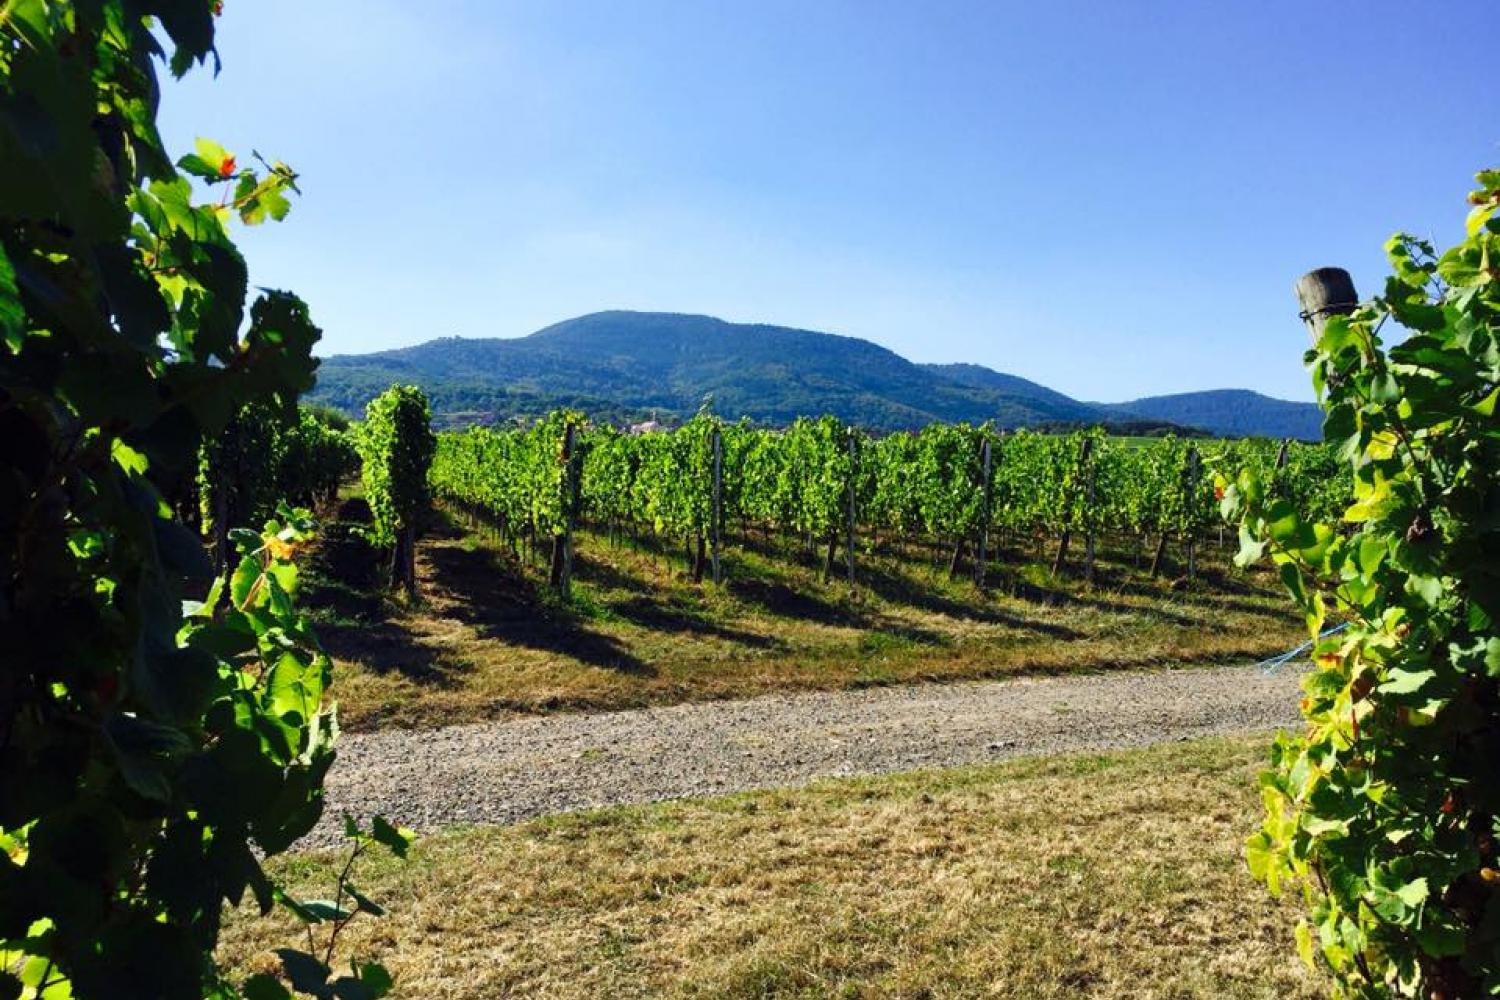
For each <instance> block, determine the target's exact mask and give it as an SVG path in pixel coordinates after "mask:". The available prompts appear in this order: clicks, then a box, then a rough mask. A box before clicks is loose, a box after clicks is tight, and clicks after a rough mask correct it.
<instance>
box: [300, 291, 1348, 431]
mask: <svg viewBox="0 0 1500 1000" xmlns="http://www.w3.org/2000/svg"><path fill="white" fill-rule="evenodd" d="M393 382H410V383H414V384H416V385H419V386H421V387H422V389H423V390H424V391H425V392H426V393H427V395H428V398H429V399H430V400H431V401H432V406H433V412H434V417H435V419H436V420H437V422H438V423H439V424H440V425H442V426H455V425H462V424H466V423H496V422H501V421H505V420H508V419H510V418H513V417H530V416H535V415H539V414H541V413H544V412H546V411H547V410H549V409H553V408H555V407H559V406H568V407H573V408H576V409H580V410H584V411H586V412H588V413H589V414H590V415H592V416H594V417H595V418H597V419H603V420H610V421H614V422H625V421H629V420H636V419H643V418H644V417H646V416H648V415H651V414H655V415H657V416H659V417H662V418H664V419H671V418H676V417H682V416H686V415H691V414H692V413H694V412H695V411H697V410H698V408H699V407H700V406H701V405H702V404H703V401H704V400H705V398H706V397H709V396H712V401H713V408H714V411H715V412H716V413H719V414H721V415H723V416H725V417H729V418H738V417H741V416H747V417H750V418H752V419H753V420H756V421H758V422H763V423H767V424H784V423H788V422H790V421H791V420H793V419H795V418H796V417H798V416H808V415H816V414H821V413H832V414H834V415H836V416H838V417H840V418H842V419H844V420H847V421H850V422H851V423H855V424H859V425H861V426H864V427H867V428H870V429H873V430H902V429H910V428H916V427H920V426H922V425H923V424H927V423H931V422H933V421H939V420H941V421H960V420H966V421H969V422H972V423H980V422H983V421H986V420H993V421H994V422H995V423H996V424H997V425H999V426H1002V427H1035V426H1063V425H1079V424H1093V423H1108V424H1112V425H1116V426H1120V427H1122V428H1125V429H1128V430H1132V431H1136V432H1146V431H1151V430H1157V429H1162V428H1165V427H1174V426H1175V427H1177V428H1181V429H1189V428H1191V429H1196V430H1199V431H1204V432H1207V433H1210V434H1215V435H1222V436H1233V437H1239V436H1256V435H1259V436H1267V437H1291V438H1300V439H1307V440H1316V439H1318V438H1319V437H1320V436H1321V431H1320V428H1321V424H1322V412H1321V411H1320V410H1319V409H1318V407H1316V406H1314V405H1312V404H1311V403H1297V402H1291V401H1288V400H1281V399H1272V398H1270V397H1267V396H1262V395H1260V394H1259V393H1255V392H1251V391H1249V390H1245V389H1222V390H1214V391H1209V392H1190V393H1182V394H1179V395H1173V396H1154V397H1150V398H1146V399H1137V400H1132V401H1130V402H1125V403H1092V402H1083V401H1080V400H1076V399H1073V398H1072V397H1070V396H1067V395H1064V394H1063V393H1060V392H1057V391H1055V390H1053V389H1049V388H1047V387H1046V386H1043V385H1039V384H1037V383H1035V382H1031V381H1028V380H1027V379H1024V378H1020V377H1019V376H1016V375H1008V374H1005V373H1003V372H997V371H994V370H992V369H989V368H985V367H983V366H981V365H972V364H947V365H932V364H916V363H914V362H911V361H908V360H907V359H905V358H903V357H901V356H900V355H899V354H896V353H895V352H894V351H891V350H888V349H886V348H884V347H881V346H879V345H878V344H873V343H871V342H870V341H868V340H860V339H858V338H856V337H843V336H837V335H834V334H828V333H818V332H815V331H812V330H797V329H791V328H789V327H782V326H767V325H763V324H748V323H729V322H725V321H724V320H720V319H715V318H713V317H710V316H695V315H686V314H680V313H654V312H624V311H611V312H599V313H591V314H589V315H587V316H579V317H577V318H576V319H570V320H565V321H563V322H561V323H557V324H554V325H552V326H549V327H547V328H545V329H543V330H538V331H537V332H536V333H533V334H531V335H529V336H526V337H515V338H474V339H470V338H463V337H444V338H440V339H438V340H431V341H428V342H426V343H423V344H418V345H416V346H413V347H403V348H397V349H394V350H386V351H377V352H374V353H370V354H342V355H333V356H331V357H328V358H325V359H323V362H322V364H321V366H320V367H319V369H318V384H317V387H316V388H315V390H314V392H313V393H312V397H311V398H312V399H314V400H315V401H318V402H322V403H327V404H329V405H332V406H336V407H338V408H340V409H342V410H345V411H347V412H349V413H351V414H358V413H360V412H361V411H362V410H363V409H364V405H365V403H366V402H368V401H369V400H370V399H371V398H373V397H374V396H375V395H376V394H378V393H379V392H380V391H382V390H383V389H385V388H386V387H387V386H388V385H390V384H391V383H393Z"/></svg>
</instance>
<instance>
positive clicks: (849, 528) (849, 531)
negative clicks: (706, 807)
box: [844, 427, 859, 587]
mask: <svg viewBox="0 0 1500 1000" xmlns="http://www.w3.org/2000/svg"><path fill="white" fill-rule="evenodd" d="M858 463H859V449H858V445H857V442H856V440H855V436H854V428H853V427H851V428H849V520H848V523H847V524H846V525H845V526H844V561H845V562H846V563H847V564H848V570H849V586H850V587H853V586H854V519H855V516H856V515H857V513H858V511H856V510H855V507H854V496H855V480H856V479H857V478H858V476H857V472H858V470H859V464H858Z"/></svg>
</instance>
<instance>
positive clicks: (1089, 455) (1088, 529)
mask: <svg viewBox="0 0 1500 1000" xmlns="http://www.w3.org/2000/svg"><path fill="white" fill-rule="evenodd" d="M1083 445H1084V455H1085V460H1086V461H1087V462H1088V468H1087V469H1086V470H1085V471H1084V476H1085V477H1086V478H1085V480H1084V481H1085V482H1086V483H1087V484H1088V485H1087V492H1086V494H1085V497H1084V506H1083V509H1084V511H1085V514H1084V516H1085V517H1086V518H1087V520H1086V521H1085V522H1084V536H1083V553H1084V571H1083V574H1084V579H1085V580H1086V581H1088V585H1089V586H1090V587H1092V586H1093V585H1094V520H1095V518H1094V495H1095V493H1094V486H1095V483H1096V482H1097V478H1096V476H1095V470H1096V469H1097V468H1098V467H1099V464H1098V463H1097V462H1095V461H1094V439H1093V438H1089V439H1088V440H1086V441H1084V443H1083Z"/></svg>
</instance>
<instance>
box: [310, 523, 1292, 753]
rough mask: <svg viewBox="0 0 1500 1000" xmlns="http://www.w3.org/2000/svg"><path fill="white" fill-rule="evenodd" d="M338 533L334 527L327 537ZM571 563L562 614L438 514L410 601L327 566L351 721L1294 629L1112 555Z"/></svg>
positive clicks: (877, 677) (1258, 642)
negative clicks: (994, 563)
mask: <svg viewBox="0 0 1500 1000" xmlns="http://www.w3.org/2000/svg"><path fill="white" fill-rule="evenodd" d="M347 528H348V526H347V525H340V524H334V525H333V526H332V528H331V532H332V536H333V537H334V538H335V539H337V538H340V537H344V535H346V534H347ZM341 532H342V534H341ZM345 544H347V542H346V543H345ZM331 547H336V546H331ZM578 551H579V556H578V560H577V572H576V579H575V584H574V591H573V601H572V602H571V604H570V605H568V606H563V605H562V604H560V603H559V602H558V601H557V600H555V599H554V598H553V597H552V596H551V594H550V592H548V591H547V590H546V588H545V587H544V586H541V585H540V581H541V580H542V576H541V573H540V571H539V570H537V569H536V568H535V567H533V566H530V565H523V564H522V563H520V562H518V561H517V560H516V559H515V558H514V557H513V556H512V555H511V554H510V553H509V552H507V551H505V550H504V549H503V548H502V547H501V546H499V545H498V544H497V543H496V542H495V541H494V540H493V538H491V537H490V536H489V535H488V534H487V533H486V532H484V531H482V530H474V529H473V528H471V527H469V526H468V525H467V524H466V523H464V521H463V519H461V518H456V517H452V516H448V515H441V516H440V519H439V521H438V523H437V524H435V525H434V526H433V528H432V530H431V531H430V532H429V533H428V535H427V537H426V539H425V540H424V541H423V542H422V543H421V545H420V549H419V556H418V576H419V578H420V580H421V582H422V600H421V601H419V602H418V603H416V604H414V605H411V606H405V605H402V604H400V603H397V602H392V601H390V600H387V599H382V598H380V597H379V596H376V594H375V592H374V589H373V588H366V589H363V590H362V589H360V588H359V587H358V586H350V585H349V584H348V582H347V581H348V580H349V579H351V577H355V576H357V573H354V572H353V571H352V570H350V569H349V568H348V567H338V566H336V565H332V564H334V563H337V562H339V558H338V557H337V554H336V553H335V554H334V555H332V556H327V555H326V554H325V558H322V559H321V560H319V561H318V562H316V563H315V570H317V571H316V572H314V573H312V574H310V578H311V585H310V586H309V588H308V594H307V604H308V605H309V607H311V608H312V609H313V614H314V616H315V620H317V622H318V632H319V635H320V636H321V637H322V638H323V640H324V642H325V644H326V645H327V647H328V648H329V651H330V652H331V653H332V654H333V656H334V658H335V659H336V660H337V661H338V664H339V672H338V685H337V691H336V693H337V696H338V699H339V702H340V704H341V706H342V711H343V713H344V715H343V719H344V722H345V724H346V726H348V727H350V728H355V729H361V728H372V727H376V726H388V725H396V726H428V725H435V724H444V723H451V722H463V721H471V720H478V719H486V718H495V717H497V716H503V715H505V714H507V713H510V712H543V711H553V710H571V709H608V708H624V707H633V706H640V705H645V704H650V703H663V702H673V701H684V700H694V699H708V698H725V697H736V696H744V695H753V694H757V693H762V692H766V691H782V690H796V689H833V688H848V687H859V686H868V685H874V684H889V683H901V682H912V681H941V680H957V679H972V678H989V677H1004V676H1010V675H1014V674H1020V673H1059V672H1065V671H1088V670H1107V669H1113V668H1121V667H1141V666H1151V665H1159V664H1168V663H1171V664H1183V663H1209V662H1224V661H1243V660H1246V659H1249V658H1255V657H1259V656H1264V655H1268V654H1270V653H1273V652H1276V651H1278V650H1281V649H1284V648H1286V647H1287V646H1288V645H1290V644H1295V643H1296V642H1297V641H1300V638H1301V635H1302V626H1301V624H1300V622H1299V620H1298V619H1297V618H1296V617H1295V616H1294V615H1293V614H1292V613H1291V612H1290V611H1289V606H1288V603H1287V602H1286V600H1285V598H1284V597H1283V596H1281V594H1280V593H1279V591H1277V590H1276V589H1274V588H1273V586H1272V585H1271V583H1270V581H1269V580H1268V579H1266V578H1264V577H1246V576H1244V575H1240V574H1236V573H1232V572H1230V571H1228V570H1227V569H1226V568H1225V567H1224V565H1223V560H1222V558H1219V557H1217V555H1216V554H1211V555H1210V557H1208V558H1205V559H1204V562H1205V563H1207V564H1208V565H1207V567H1206V569H1205V572H1204V576H1205V579H1203V580H1200V581H1199V582H1197V583H1196V584H1194V585H1192V586H1183V585H1182V584H1181V581H1178V582H1177V583H1175V584H1174V583H1169V582H1168V581H1166V580H1161V581H1152V580H1150V579H1148V578H1147V577H1146V575H1145V574H1144V573H1143V572H1140V571H1139V570H1135V569H1131V568H1128V567H1126V566H1125V565H1122V563H1121V562H1120V561H1116V562H1105V563H1102V564H1101V567H1100V571H1099V574H1098V579H1097V581H1096V584H1095V586H1093V587H1088V586H1085V585H1084V583H1083V582H1082V581H1081V580H1079V579H1076V578H1071V577H1065V578H1061V579H1054V578H1052V577H1051V575H1050V573H1049V572H1048V571H1047V569H1046V568H1044V567H1043V566H1041V565H1038V564H1036V563H1028V562H1026V561H1025V559H1026V558H1028V557H1029V556H1030V553H1028V554H1027V555H1026V556H1022V555H1020V554H1016V553H1011V554H1010V556H1011V558H1010V561H1009V562H1008V563H1005V564H1002V565H1001V567H1000V568H999V569H998V570H997V571H995V572H994V573H992V574H991V581H992V583H993V586H992V587H991V588H990V589H989V590H988V591H987V592H984V593H981V592H980V591H979V590H977V589H976V588H975V586H974V585H973V583H972V582H971V581H970V580H967V579H963V580H959V581H951V580H949V579H948V577H947V572H946V567H944V566H940V565H938V563H939V562H940V560H941V558H942V557H941V554H937V555H935V556H934V557H932V558H928V557H927V556H926V554H921V555H920V556H919V555H918V554H916V553H913V552H909V551H908V552H903V553H901V554H899V555H897V554H881V555H878V556H862V558H861V561H860V571H859V572H860V577H859V579H860V585H859V587H858V588H857V589H856V590H855V591H853V592H852V593H851V592H850V590H849V588H848V586H847V585H846V584H845V583H843V582H831V583H827V584H825V583H823V582H822V581H821V572H820V569H819V568H818V567H816V566H810V565H799V564H798V563H796V562H795V561H791V560H788V559H787V558H785V557H784V556H782V555H781V554H779V553H777V554H773V553H768V552H766V551H764V550H762V549H759V548H741V547H734V548H731V549H730V550H729V551H728V553H727V555H726V558H725V564H726V582H725V584H724V585H723V586H720V587H716V586H713V585H712V584H708V583H703V584H694V583H693V582H692V581H691V580H690V579H688V577H687V575H686V573H685V572H684V569H683V565H684V563H683V560H682V557H681V555H680V553H675V552H674V553H673V554H672V555H670V556H668V555H665V554H662V553H660V552H653V551H651V550H649V549H647V548H638V547H635V546H633V545H630V544H626V545H619V546H616V545H612V544H610V543H609V542H608V541H606V540H605V539H604V538H603V537H601V536H599V535H597V534H592V533H590V532H582V533H580V536H579V544H578ZM1120 558H1122V559H1123V558H1124V557H1120ZM361 559H362V560H363V567H362V569H363V571H364V572H369V571H370V570H371V569H373V567H374V559H373V556H371V555H369V554H367V553H366V554H364V555H360V554H359V553H358V552H355V553H354V554H353V555H352V556H351V555H349V554H347V553H346V554H345V556H344V561H345V562H354V563H356V564H358V563H360V560H361ZM1215 559H1217V565H1216V564H1215ZM360 568H361V567H360V566H359V565H356V566H355V567H354V569H356V570H357V569H360ZM335 581H345V582H338V583H336V582H335Z"/></svg>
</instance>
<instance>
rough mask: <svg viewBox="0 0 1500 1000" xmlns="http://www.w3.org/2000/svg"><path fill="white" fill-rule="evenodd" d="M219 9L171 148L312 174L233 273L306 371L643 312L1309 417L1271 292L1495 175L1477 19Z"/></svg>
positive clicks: (272, 4)
mask: <svg viewBox="0 0 1500 1000" xmlns="http://www.w3.org/2000/svg"><path fill="white" fill-rule="evenodd" d="M224 8H225V10H224V15H223V17H222V19H221V21H220V41H219V49H220V53H221V54H222V56H223V60H224V69H223V72H222V73H221V74H220V76H219V77H218V78H217V79H214V78H213V77H212V76H211V74H209V73H206V72H197V73H195V74H194V75H192V76H190V77H189V78H188V79H187V80H185V81H183V82H181V83H176V84H170V85H168V86H167V88H166V92H165V94H164V97H163V102H162V123H163V128H164V132H165V135H166V137H167V139H168V142H169V143H171V144H172V145H173V146H174V147H175V148H177V149H179V150H181V151H183V152H186V151H187V150H189V149H190V148H191V142H192V138H193V137H194V136H195V135H207V136H211V137H213V138H215V139H218V140H219V141H221V142H222V143H224V145H225V146H227V147H228V148H230V149H231V150H234V151H236V152H238V153H239V154H240V155H241V156H247V155H248V153H249V151H250V149H251V148H252V147H253V148H255V149H259V150H260V151H261V152H263V153H265V154H267V155H269V156H274V157H278V158H281V159H284V160H286V161H287V162H289V163H291V164H292V165H293V166H294V167H295V168H296V169H297V170H299V171H300V172H301V174H302V185H301V186H302V189H303V192H304V197H303V198H302V199H301V200H300V201H299V202H298V203H297V204H296V206H295V208H294V210H293V213H292V215H291V216H290V217H289V218H288V219H287V220H286V221H285V222H284V223H282V224H280V225H268V226H265V227H261V228H260V229H257V230H253V231H248V232H244V233H243V234H242V236H243V238H242V240H241V246H242V247H243V248H244V249H245V251H246V253H247V255H248V257H249V259H250V265H251V277H252V280H253V281H254V282H256V283H257V284H261V285H266V286H272V287H281V288H289V289H292V290H294V291H297V292H298V293H300V294H301V295H302V296H303V297H304V298H306V299H307V300H308V302H309V303H310V304H311V306H312V309H313V315H314V317H315V318H316V320H317V321H318V322H319V323H320V325H322V326H323V328H324V330H325V333H324V344H323V353H342V352H352V351H366V350H377V349H380V348H385V347H394V346H401V345H405V344H411V343H416V342H419V341H422V340H426V339H429V338H432V337H437V336H448V335H454V334H457V335H461V336H467V337H483V336H519V335H522V334H526V333H529V332H531V331H533V330H536V329H538V328H540V327H542V326H545V325H547V324H549V323H552V322H555V321H557V320H560V319H564V318H567V317H570V316H575V315H579V314H582V313H586V312H592V311H595V310H599V309H609V308H624V309H660V310H670V311H678V312H703V313H709V314H712V315H716V316H721V317H724V318H726V319H731V320H744V321H759V322H770V323H780V324H785V325H789V326H799V327H805V328H810V329H818V330H825V331H828V332H831V333H842V334H848V335H852V336H859V337H865V338H868V339H870V340H874V341H876V342H877V343H880V344H883V345H885V346H887V347H890V348H892V349H893V350H896V351H898V352H899V353H901V354H904V355H906V356H907V357H910V358H912V359H914V360H917V361H972V362H977V363H980V364H985V365H989V366H991V367H993V368H996V369H999V370H1001V371H1006V372H1012V373H1014V374H1017V375H1022V376H1025V377H1027V378H1032V379H1036V380H1037V381H1040V382H1043V383H1045V384H1047V385H1050V386H1052V387H1054V388H1056V389H1059V390H1061V391H1063V392H1067V393H1069V394H1071V395H1074V396H1077V397H1080V398H1086V399H1100V400H1118V399H1126V398H1131V397H1135V396H1142V395H1149V394H1155V393H1163V392H1173V391H1186V390H1191V389H1204V388H1216V387H1225V386H1244V387H1248V388H1253V389H1258V390H1261V391H1263V392H1267V393H1271V394H1274V395H1279V396H1285V397H1290V398H1311V390H1310V388H1309V387H1308V381H1307V378H1306V375H1305V374H1304V372H1303V370H1302V368H1301V353H1302V351H1303V349H1304V347H1305V339H1304V335H1303V333H1302V331H1301V329H1300V326H1299V324H1298V322H1297V319H1296V316H1295V305H1294V303H1293V299H1292V295H1291V283H1292V281H1293V280H1294V279H1295V278H1296V276H1297V275H1298V274H1300V273H1301V272H1302V271H1304V270H1306V269H1308V268H1310V267H1314V266H1319V265H1323V264H1340V265H1343V266H1346V267H1349V268H1350V269H1351V270H1352V271H1353V272H1354V275H1355V279H1356V283H1357V285H1358V287H1359V288H1360V290H1361V292H1362V293H1365V294H1370V293H1372V292H1374V291H1375V290H1376V288H1377V286H1378V283H1379V282H1380V280H1381V277H1382V275H1383V266H1382V265H1383V258H1382V256H1381V251H1380V246H1381V243H1382V242H1383V241H1384V239H1385V237H1386V236H1388V235H1389V234H1390V233H1391V232H1392V231H1394V230H1396V229H1399V228H1404V229H1408V230H1411V231H1414V232H1418V233H1420V234H1423V235H1430V236H1432V237H1434V238H1435V239H1437V240H1439V241H1450V242H1451V241H1452V239H1454V238H1455V236H1456V235H1457V234H1458V233H1459V231H1460V227H1461V220H1462V217H1463V213H1464V210H1465V206H1464V204H1463V196H1464V194H1465V193H1466V192H1467V191H1468V190H1469V182H1470V180H1471V175H1472V174H1473V172H1474V171H1475V170H1477V169H1478V168H1480V167H1481V166H1488V165H1494V164H1496V163H1500V115H1497V114H1496V112H1497V111H1500V87H1496V86H1495V85H1494V64H1493V50H1492V48H1491V47H1490V46H1491V40H1492V36H1493V31H1492V30H1491V29H1493V28H1494V27H1495V26H1496V23H1497V20H1500V12H1497V11H1496V9H1495V7H1494V5H1493V2H1480V0H1474V2H1468V3H1463V2H1444V3H1439V4H1434V5H1432V6H1430V7H1424V6H1420V5H1419V6H1413V5H1412V4H1410V3H1395V2H1386V0H1371V2H1359V3H1356V2H1353V0H1342V2H1333V0H1329V2H1308V0H1300V2H1290V0H1276V2H1262V3H1254V4H1242V3H1215V2H1209V0H1198V2H1186V0H1151V2H1147V0H1139V2H1128V3H1127V2H1114V0H1111V2H1103V0H1096V2H1092V3H1084V2H1076V0H1065V2H1054V0H1049V2H1046V3H1042V2H1034V3H1029V4H1021V3H1009V2H1002V0H991V2H979V3H960V2H941V0H937V2H932V3H909V2H899V3H898V2H875V0H862V2H848V3H844V2H835V0H797V2H784V0H754V2H751V0H745V2H738V3H718V2H709V0H695V2H686V0H684V2H680V3H664V2H649V0H640V2H626V3H621V2H618V0H615V2H609V0H599V2H587V3H585V2H567V0H537V2H534V3H527V4H511V3H497V2H482V0H464V2H458V0H452V2H445V0H430V2H428V3H423V4H413V3H409V2H405V3H397V2H393V0H361V2H358V3H353V2H342V0H314V2H308V0H226V2H225V4H224Z"/></svg>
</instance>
